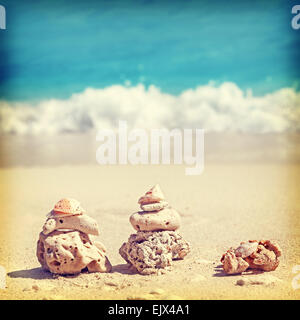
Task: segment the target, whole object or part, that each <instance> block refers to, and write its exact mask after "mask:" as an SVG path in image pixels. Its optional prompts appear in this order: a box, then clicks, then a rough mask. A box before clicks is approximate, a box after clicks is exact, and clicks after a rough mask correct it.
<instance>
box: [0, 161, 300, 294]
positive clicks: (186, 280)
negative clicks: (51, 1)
mask: <svg viewBox="0 0 300 320" xmlns="http://www.w3.org/2000/svg"><path fill="white" fill-rule="evenodd" d="M184 169H185V166H183V165H176V166H175V165H170V166H164V165H159V166H153V165H152V166H150V165H144V166H130V165H128V166H100V165H97V164H94V165H93V164H68V165H61V164H60V165H55V166H54V165H53V166H51V165H41V166H38V165H35V166H26V167H25V166H20V165H19V166H13V167H5V168H1V169H0V181H1V187H0V188H1V193H0V197H1V230H0V231H1V234H0V241H1V242H0V265H2V266H4V267H5V268H6V270H7V273H8V274H7V288H6V289H2V290H0V299H159V300H161V299H299V298H300V289H297V290H295V289H293V287H292V281H293V278H294V277H295V276H296V275H297V274H294V273H293V272H292V268H293V267H294V266H296V265H300V221H299V220H300V219H299V214H300V194H299V193H300V190H299V181H300V165H299V164H297V163H294V162H291V163H287V162H280V161H279V162H271V161H253V162H250V163H248V162H243V161H236V162H231V163H230V162H224V163H221V162H220V163H217V162H214V161H206V163H205V169H204V172H203V174H202V175H200V176H186V175H185V170H184ZM156 183H159V184H160V185H161V187H162V189H163V191H164V193H165V196H166V199H167V200H168V201H169V203H170V204H171V205H172V206H173V207H174V208H175V209H177V210H178V211H179V213H180V214H181V217H182V226H181V228H180V230H179V232H180V233H181V234H182V235H183V236H184V238H185V239H186V240H187V241H189V243H190V244H191V252H190V254H189V255H188V256H186V258H185V259H184V260H181V261H174V264H173V269H172V271H171V272H168V273H166V274H164V275H159V276H155V275H150V276H142V275H139V274H136V273H134V272H132V271H131V270H130V269H129V267H128V265H126V263H125V261H124V260H123V259H122V258H121V256H120V255H119V253H118V251H119V248H120V246H121V245H122V243H123V242H124V241H127V239H128V237H129V235H130V234H132V233H134V229H133V228H132V226H131V225H130V223H129V216H130V214H132V213H133V212H135V211H137V210H138V209H139V207H138V204H137V200H138V198H139V197H140V196H141V195H142V194H144V192H145V191H147V190H148V189H149V188H150V187H151V186H152V185H154V184H156ZM62 197H72V198H75V199H78V200H79V201H80V202H81V204H82V206H83V207H84V208H85V209H86V211H87V213H88V214H89V215H90V216H91V217H93V218H95V219H96V220H97V221H98V224H99V227H100V236H99V240H100V241H101V242H103V243H104V244H105V246H106V247H107V251H108V257H109V259H110V261H111V263H112V265H113V269H112V272H111V273H108V274H102V273H82V274H80V275H78V276H53V275H52V274H50V273H49V272H46V271H43V270H42V269H41V267H40V265H39V263H38V261H37V258H36V242H37V239H38V235H39V232H40V231H41V228H42V225H43V223H44V221H45V218H46V217H45V216H46V214H47V213H48V212H49V210H50V209H51V208H52V207H53V205H54V203H55V202H57V201H58V200H59V199H61V198H62ZM249 239H275V240H277V241H278V243H279V244H280V246H281V248H282V251H283V256H282V257H281V262H280V265H279V267H278V268H277V270H275V271H273V272H266V273H249V274H244V275H234V276H228V275H225V274H224V273H223V271H222V268H220V258H221V255H222V254H223V253H224V252H225V251H226V250H227V249H229V247H231V246H237V245H238V244H239V243H240V242H241V241H245V240H249ZM239 280H244V281H239ZM298 282H299V281H298ZM294 283H295V280H294Z"/></svg>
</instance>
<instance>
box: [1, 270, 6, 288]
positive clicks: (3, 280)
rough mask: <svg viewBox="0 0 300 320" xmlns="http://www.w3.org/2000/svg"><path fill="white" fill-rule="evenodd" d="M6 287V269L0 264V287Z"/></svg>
mask: <svg viewBox="0 0 300 320" xmlns="http://www.w3.org/2000/svg"><path fill="white" fill-rule="evenodd" d="M5 288H6V270H5V268H4V267H2V266H0V289H5Z"/></svg>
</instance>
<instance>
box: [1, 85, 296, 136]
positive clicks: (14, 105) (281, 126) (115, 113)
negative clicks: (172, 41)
mask: <svg viewBox="0 0 300 320" xmlns="http://www.w3.org/2000/svg"><path fill="white" fill-rule="evenodd" d="M118 120H123V121H127V123H128V127H129V128H130V127H131V128H145V129H151V128H169V129H172V128H202V129H205V130H206V131H214V132H225V131H230V132H251V133H265V132H285V131H295V130H299V129H300V93H299V92H296V91H295V90H294V89H292V88H283V89H280V90H278V91H276V92H273V93H269V94H266V95H264V96H261V97H257V96H253V95H252V93H251V91H247V92H244V91H242V90H241V89H240V88H239V87H238V86H237V85H236V84H234V83H231V82H225V83H223V84H222V85H220V86H218V87H216V86H214V85H212V84H210V85H206V86H199V87H197V88H196V89H189V90H186V91H184V92H182V93H181V94H180V95H178V96H175V95H171V94H167V93H163V92H161V91H160V90H159V89H158V88H157V87H155V86H150V87H149V88H145V87H144V86H143V85H141V84H140V85H137V86H134V87H126V86H125V87H124V86H121V85H113V86H110V87H107V88H104V89H96V88H87V89H86V90H85V91H83V92H81V93H76V94H73V95H72V96H71V97H70V98H69V99H65V100H63V99H61V100H60V99H49V100H43V101H39V102H38V103H32V104H31V103H28V102H8V101H0V132H1V133H3V134H19V135H24V134H29V135H37V134H47V135H49V134H59V133H78V132H87V131H90V130H98V129H103V128H106V129H107V128H116V127H117V126H118Z"/></svg>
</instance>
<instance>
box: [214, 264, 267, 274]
mask: <svg viewBox="0 0 300 320" xmlns="http://www.w3.org/2000/svg"><path fill="white" fill-rule="evenodd" d="M215 272H216V273H215V274H214V275H213V277H236V276H240V275H241V274H240V273H236V274H227V273H226V272H225V271H224V270H223V267H222V265H221V264H220V265H218V266H216V267H215ZM261 273H264V272H263V271H261V270H255V269H251V270H249V271H248V270H247V271H245V272H243V275H247V276H250V275H255V274H261Z"/></svg>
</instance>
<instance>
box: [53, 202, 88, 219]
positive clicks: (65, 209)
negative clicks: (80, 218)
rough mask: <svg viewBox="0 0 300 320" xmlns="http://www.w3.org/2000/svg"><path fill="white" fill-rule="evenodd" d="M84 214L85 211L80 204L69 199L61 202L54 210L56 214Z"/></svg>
mask: <svg viewBox="0 0 300 320" xmlns="http://www.w3.org/2000/svg"><path fill="white" fill-rule="evenodd" d="M83 212H84V210H83V209H82V207H81V205H80V203H79V202H78V201H77V200H75V199H69V198H64V199H61V200H59V201H58V202H57V203H56V204H55V206H54V208H53V213H54V214H64V215H77V214H82V213H83Z"/></svg>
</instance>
